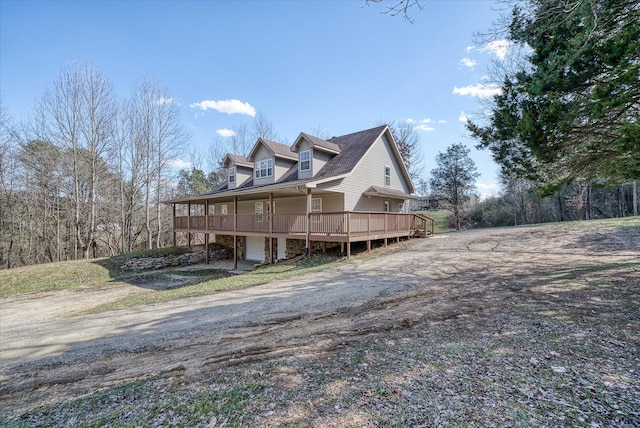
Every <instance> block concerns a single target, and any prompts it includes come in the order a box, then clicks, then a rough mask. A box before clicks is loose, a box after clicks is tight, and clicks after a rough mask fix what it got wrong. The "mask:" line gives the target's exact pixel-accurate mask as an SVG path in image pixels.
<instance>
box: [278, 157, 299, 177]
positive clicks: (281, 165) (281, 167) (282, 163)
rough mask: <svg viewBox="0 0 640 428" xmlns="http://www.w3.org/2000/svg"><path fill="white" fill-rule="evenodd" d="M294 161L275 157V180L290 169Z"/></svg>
mask: <svg viewBox="0 0 640 428" xmlns="http://www.w3.org/2000/svg"><path fill="white" fill-rule="evenodd" d="M293 164H294V162H293V161H290V160H287V159H279V158H276V162H275V168H274V174H275V181H278V180H280V179H281V178H282V176H283V175H284V174H285V173H286V172H287V171H289V170H290V169H291V167H292V166H293Z"/></svg>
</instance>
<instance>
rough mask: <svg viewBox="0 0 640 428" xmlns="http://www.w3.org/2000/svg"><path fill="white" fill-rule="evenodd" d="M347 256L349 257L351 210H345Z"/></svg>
mask: <svg viewBox="0 0 640 428" xmlns="http://www.w3.org/2000/svg"><path fill="white" fill-rule="evenodd" d="M347 258H348V259H350V258H351V211H347Z"/></svg>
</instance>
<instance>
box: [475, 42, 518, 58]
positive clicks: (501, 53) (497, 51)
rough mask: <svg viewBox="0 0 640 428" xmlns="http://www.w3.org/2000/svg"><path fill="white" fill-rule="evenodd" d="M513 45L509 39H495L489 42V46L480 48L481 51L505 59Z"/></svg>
mask: <svg viewBox="0 0 640 428" xmlns="http://www.w3.org/2000/svg"><path fill="white" fill-rule="evenodd" d="M510 47H511V43H510V42H509V41H508V40H504V39H502V40H493V41H491V42H489V43H487V46H485V47H483V48H482V49H480V52H487V51H488V52H490V53H492V54H494V55H495V56H497V57H498V58H499V59H504V57H506V56H507V52H509V48H510Z"/></svg>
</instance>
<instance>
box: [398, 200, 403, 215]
mask: <svg viewBox="0 0 640 428" xmlns="http://www.w3.org/2000/svg"><path fill="white" fill-rule="evenodd" d="M398 212H399V213H403V212H404V202H400V203H399V204H398Z"/></svg>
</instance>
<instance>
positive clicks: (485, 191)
mask: <svg viewBox="0 0 640 428" xmlns="http://www.w3.org/2000/svg"><path fill="white" fill-rule="evenodd" d="M476 189H478V193H480V195H479V196H480V200H481V201H486V200H487V199H489V198H490V197H492V196H496V195H497V194H498V193H500V186H498V183H495V182H494V183H483V182H481V181H478V182H477V183H476Z"/></svg>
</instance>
